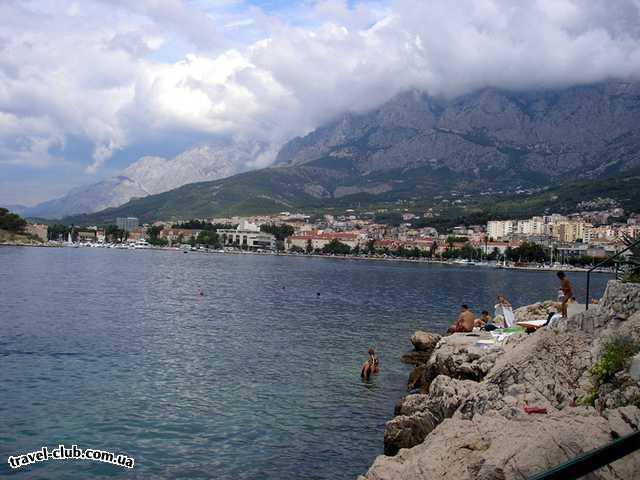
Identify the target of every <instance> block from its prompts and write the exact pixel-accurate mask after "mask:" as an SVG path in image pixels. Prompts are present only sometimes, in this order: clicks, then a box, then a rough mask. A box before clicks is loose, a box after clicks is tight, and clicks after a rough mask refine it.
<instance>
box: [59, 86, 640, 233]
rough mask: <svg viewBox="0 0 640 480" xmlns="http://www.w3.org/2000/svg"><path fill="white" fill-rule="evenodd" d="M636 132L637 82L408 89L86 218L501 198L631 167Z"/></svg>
mask: <svg viewBox="0 0 640 480" xmlns="http://www.w3.org/2000/svg"><path fill="white" fill-rule="evenodd" d="M639 125H640V84H639V83H626V82H607V83H602V84H597V85H591V86H583V87H573V88H567V89H563V90H556V91H544V92H525V93H514V92H505V91H499V90H495V89H484V90H481V91H479V92H475V93H473V94H470V95H466V96H464V97H460V98H457V99H453V100H442V99H434V98H432V97H429V96H427V95H425V94H423V93H420V92H415V91H412V92H408V93H405V94H402V95H399V96H397V97H395V98H394V99H392V100H390V101H389V102H387V103H385V104H384V105H382V106H381V107H379V108H378V109H375V110H373V111H371V112H368V113H364V114H359V115H355V114H347V115H344V116H343V117H342V118H340V119H338V120H336V121H334V122H332V123H330V124H328V125H326V126H324V127H321V128H319V129H317V130H315V131H313V132H311V133H310V134H309V135H307V136H305V137H303V138H296V139H294V140H292V141H291V142H289V143H287V144H286V145H285V146H284V147H283V148H282V149H281V151H280V152H279V154H278V157H277V161H276V166H275V167H272V168H267V169H263V170H259V171H253V172H247V173H244V174H241V175H235V176H233V177H229V178H227V179H224V180H218V181H215V182H205V183H200V184H193V185H187V186H184V187H182V188H179V189H177V190H173V191H170V192H166V193H164V194H161V195H157V196H152V197H148V198H146V199H142V200H135V201H132V202H130V203H128V204H126V205H123V206H122V207H120V208H118V209H112V210H108V211H105V212H100V214H99V215H95V216H90V217H84V220H86V221H89V222H91V221H93V222H98V221H106V220H110V219H113V218H115V216H122V215H127V214H132V215H135V216H138V217H140V218H141V219H142V220H145V221H148V220H156V219H168V218H186V217H194V216H197V217H211V216H219V215H229V214H249V213H267V212H273V211H279V210H283V209H293V208H318V207H331V206H334V207H342V206H354V205H365V206H366V205H375V204H380V203H384V202H394V201H398V200H406V201H412V202H414V201H418V202H422V203H424V202H425V201H428V200H429V199H431V198H433V197H434V196H437V195H442V194H446V193H448V192H450V191H452V190H456V191H458V192H464V193H465V194H467V195H471V196H473V195H476V194H480V193H483V194H485V195H491V194H494V193H499V194H500V195H502V196H504V195H507V194H509V193H513V192H516V191H518V190H521V189H522V188H533V189H536V188H540V187H548V186H549V185H554V184H558V183H561V182H565V181H568V180H574V179H578V178H581V179H586V180H588V179H590V178H598V177H600V176H604V175H609V176H610V175H613V174H616V173H620V172H625V171H629V170H631V169H633V168H636V167H638V166H640V127H639ZM70 220H74V221H75V220H79V219H78V218H75V219H70Z"/></svg>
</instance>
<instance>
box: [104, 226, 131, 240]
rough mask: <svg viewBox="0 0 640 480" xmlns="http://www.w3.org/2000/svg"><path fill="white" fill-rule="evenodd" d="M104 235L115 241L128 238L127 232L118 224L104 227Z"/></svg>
mask: <svg viewBox="0 0 640 480" xmlns="http://www.w3.org/2000/svg"><path fill="white" fill-rule="evenodd" d="M104 235H105V237H106V238H107V239H111V241H113V242H123V241H124V240H126V239H127V232H125V231H124V230H123V229H121V228H118V227H117V226H116V225H107V226H106V227H104Z"/></svg>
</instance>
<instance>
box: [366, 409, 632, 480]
mask: <svg viewBox="0 0 640 480" xmlns="http://www.w3.org/2000/svg"><path fill="white" fill-rule="evenodd" d="M639 414H640V411H638V409H637V408H636V407H625V409H624V410H622V409H618V410H617V411H612V412H609V418H608V419H607V418H605V417H602V416H600V415H598V414H597V413H596V412H595V410H593V409H586V408H570V409H567V410H565V411H563V412H557V413H552V414H549V415H527V416H524V417H519V418H512V419H508V418H505V417H503V416H500V415H496V414H485V415H478V416H476V417H474V418H473V419H471V420H465V419H460V418H453V419H448V420H445V421H444V422H443V423H441V424H440V425H439V426H438V427H437V428H436V429H435V430H433V432H431V434H430V435H429V436H427V439H426V440H425V441H424V442H423V443H422V444H420V445H418V446H416V447H414V448H411V449H402V450H400V451H399V453H398V455H396V456H395V457H387V456H379V457H378V458H377V459H376V460H375V462H374V464H373V465H372V467H371V468H370V469H369V471H368V472H367V473H366V474H365V475H364V476H361V477H359V478H360V480H392V479H393V480H397V479H405V478H406V479H415V480H421V479H424V480H427V479H429V480H431V479H434V478H438V479H442V480H476V479H487V480H488V479H491V480H496V479H505V480H511V479H521V478H527V477H529V476H531V475H534V474H536V473H539V472H541V471H544V470H546V469H549V468H551V467H553V466H555V465H558V464H560V463H563V462H565V461H567V460H569V459H571V458H574V457H576V456H577V455H580V454H581V453H583V452H586V451H589V450H592V449H594V448H597V447H601V446H603V445H605V444H607V443H609V442H611V441H613V440H614V437H613V436H612V433H611V432H616V433H618V432H624V431H628V430H629V429H630V428H631V425H632V423H628V422H627V421H625V420H624V419H623V418H627V419H629V418H631V419H637V418H638V415H639ZM632 421H635V420H632ZM639 473H640V452H635V453H633V454H631V455H628V456H627V457H625V458H623V459H621V460H618V461H616V462H614V463H612V464H611V465H610V466H609V467H608V468H606V469H600V470H598V471H596V472H594V473H593V474H592V475H591V476H590V478H593V479H598V480H609V479H611V480H614V479H616V480H619V479H623V480H632V479H634V478H638V474H639Z"/></svg>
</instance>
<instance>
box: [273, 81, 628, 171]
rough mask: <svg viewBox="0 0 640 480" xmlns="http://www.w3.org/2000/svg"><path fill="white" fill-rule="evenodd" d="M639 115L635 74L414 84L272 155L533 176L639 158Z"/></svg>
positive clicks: (366, 167)
mask: <svg viewBox="0 0 640 480" xmlns="http://www.w3.org/2000/svg"><path fill="white" fill-rule="evenodd" d="M639 120H640V83H638V82H635V83H632V82H606V83H601V84H597V85H591V86H580V87H573V88H568V89H563V90H556V91H549V90H545V91H534V92H509V91H504V90H497V89H492V88H487V89H483V90H481V91H479V92H475V93H472V94H469V95H465V96H462V97H459V98H456V99H453V100H444V99H437V98H433V97H429V96H428V95H426V94H424V93H420V92H417V91H413V92H407V93H405V94H402V95H399V96H397V97H396V98H394V99H392V100H391V101H389V102H387V103H386V104H384V105H382V106H381V107H380V108H378V109H375V110H373V111H371V112H368V113H366V114H363V115H354V114H347V115H344V116H343V117H342V118H340V119H338V120H336V121H334V122H332V123H331V124H329V125H326V126H324V127H322V128H319V129H317V130H315V131H314V132H312V133H310V134H309V135H307V136H306V137H303V138H296V139H294V140H292V141H291V142H289V143H288V144H287V145H285V146H284V147H283V148H282V149H281V150H280V153H279V154H278V157H277V159H276V163H277V164H284V165H309V166H320V167H323V166H324V167H331V168H336V167H338V168H341V169H350V170H352V171H354V172H356V173H357V174H359V175H360V176H363V177H366V176H368V175H370V174H371V173H373V172H380V171H384V170H394V169H398V168H405V169H415V168H419V167H422V166H426V167H430V168H432V169H434V170H437V169H439V168H446V169H448V170H450V171H451V172H455V173H463V172H464V173H465V174H466V175H467V176H469V177H471V178H482V177H487V176H495V175H497V176H500V177H507V178H511V179H513V180H514V181H517V182H525V183H532V182H534V183H535V181H536V180H543V179H544V180H554V179H557V178H561V177H563V176H565V175H567V174H568V173H569V172H572V173H576V174H580V175H582V176H588V175H592V176H593V175H597V174H599V173H602V172H603V171H605V170H607V171H619V170H623V169H625V168H631V167H633V166H637V165H640V124H639V123H638V121H639ZM530 174H533V176H534V178H531V176H530Z"/></svg>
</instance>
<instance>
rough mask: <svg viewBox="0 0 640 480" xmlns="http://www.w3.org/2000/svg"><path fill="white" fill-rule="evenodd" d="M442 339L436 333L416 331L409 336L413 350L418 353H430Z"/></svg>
mask: <svg viewBox="0 0 640 480" xmlns="http://www.w3.org/2000/svg"><path fill="white" fill-rule="evenodd" d="M441 338H442V337H441V336H440V335H438V334H436V333H429V332H423V331H421V330H418V331H417V332H415V333H414V334H413V335H412V336H411V343H413V348H415V349H416V351H418V352H431V351H432V350H433V349H434V348H435V347H436V345H437V343H438V342H439V341H440V339H441Z"/></svg>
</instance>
